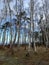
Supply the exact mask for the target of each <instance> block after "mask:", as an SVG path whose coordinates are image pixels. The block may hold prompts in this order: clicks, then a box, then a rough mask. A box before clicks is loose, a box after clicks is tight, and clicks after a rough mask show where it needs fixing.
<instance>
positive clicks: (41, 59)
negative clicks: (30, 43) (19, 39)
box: [0, 46, 49, 65]
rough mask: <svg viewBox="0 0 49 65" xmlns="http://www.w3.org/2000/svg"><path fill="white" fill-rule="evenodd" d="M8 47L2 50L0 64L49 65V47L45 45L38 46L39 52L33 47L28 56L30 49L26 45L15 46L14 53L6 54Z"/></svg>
mask: <svg viewBox="0 0 49 65" xmlns="http://www.w3.org/2000/svg"><path fill="white" fill-rule="evenodd" d="M7 51H8V48H6V49H5V50H0V65H49V48H48V49H47V51H46V49H45V47H44V46H42V47H37V53H34V51H33V49H32V48H31V51H30V52H29V56H26V54H27V52H28V49H26V50H25V47H20V48H19V50H17V47H14V55H10V56H6V53H9V52H7Z"/></svg>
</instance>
